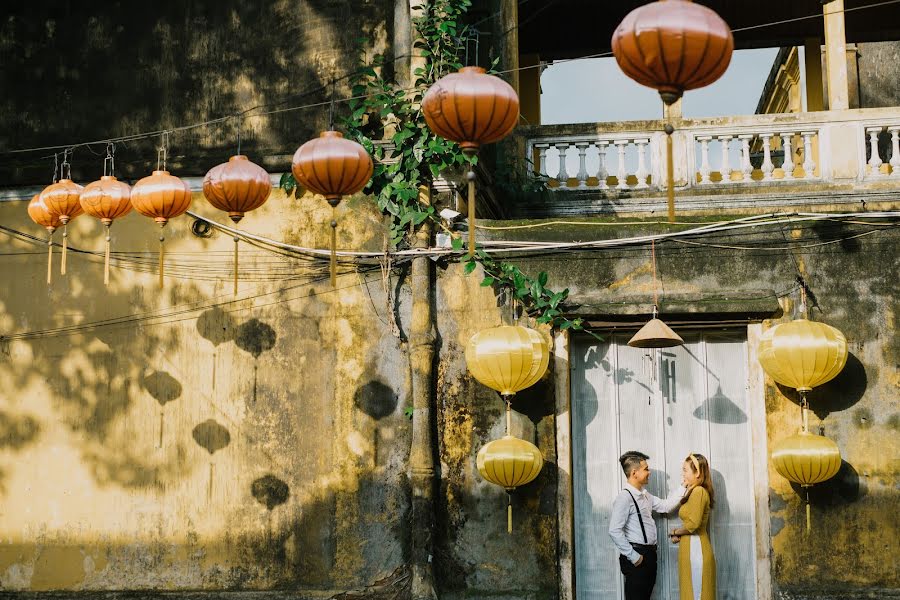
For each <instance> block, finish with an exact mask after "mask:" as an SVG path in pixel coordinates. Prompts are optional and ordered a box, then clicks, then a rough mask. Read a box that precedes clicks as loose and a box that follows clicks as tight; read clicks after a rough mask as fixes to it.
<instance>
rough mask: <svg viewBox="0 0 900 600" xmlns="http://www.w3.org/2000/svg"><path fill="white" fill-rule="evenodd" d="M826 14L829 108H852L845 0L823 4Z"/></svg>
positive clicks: (826, 62)
mask: <svg viewBox="0 0 900 600" xmlns="http://www.w3.org/2000/svg"><path fill="white" fill-rule="evenodd" d="M822 12H823V14H824V16H825V65H826V73H827V76H826V79H827V81H826V83H827V85H828V109H829V110H846V109H848V108H850V94H849V87H848V78H847V36H846V31H845V28H844V0H831V2H828V3H827V4H824V5H823V6H822Z"/></svg>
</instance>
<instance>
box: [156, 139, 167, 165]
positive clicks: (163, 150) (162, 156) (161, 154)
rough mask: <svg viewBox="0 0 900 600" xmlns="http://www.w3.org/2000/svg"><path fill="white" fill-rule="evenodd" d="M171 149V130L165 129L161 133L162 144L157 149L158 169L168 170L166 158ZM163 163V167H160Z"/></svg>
mask: <svg viewBox="0 0 900 600" xmlns="http://www.w3.org/2000/svg"><path fill="white" fill-rule="evenodd" d="M168 150H169V132H168V131H163V132H162V135H160V146H159V148H157V149H156V170H157V171H165V170H166V158H167V156H166V155H167V153H168ZM160 165H162V168H160Z"/></svg>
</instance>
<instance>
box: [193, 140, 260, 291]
mask: <svg viewBox="0 0 900 600" xmlns="http://www.w3.org/2000/svg"><path fill="white" fill-rule="evenodd" d="M271 193H272V181H271V180H270V179H269V174H268V173H267V172H266V170H265V169H263V168H262V167H260V166H259V165H257V164H256V163H253V162H250V160H249V159H248V158H247V157H246V156H244V155H242V154H238V155H235V156H232V157H231V158H229V159H228V162H227V163H222V164H220V165H216V166H215V167H213V168H212V169H210V170H209V171H208V172H207V173H206V177H204V178H203V195H204V196H205V197H206V199H207V200H208V201H209V203H210V204H212V205H213V206H215V207H216V208H218V209H219V210H223V211H225V212H227V213H228V216H229V218H231V220H232V221H234V223H235V224H237V223H238V221H240V220H241V219H243V218H244V213H245V212H249V211H251V210H255V209H257V208H259V207H260V206H262V205H263V204H265V203H266V200H268V199H269V195H270V194H271ZM239 239H240V238H238V237H237V236H234V293H235V295H237V291H238V290H237V286H238V241H239Z"/></svg>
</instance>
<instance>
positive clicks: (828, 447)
mask: <svg viewBox="0 0 900 600" xmlns="http://www.w3.org/2000/svg"><path fill="white" fill-rule="evenodd" d="M772 463H773V464H774V465H775V470H776V471H778V473H779V475H781V476H782V477H784V478H785V479H787V480H789V481H792V482H794V483H798V484H800V485H801V486H803V487H804V488H806V489H807V492H806V530H807V531H809V529H810V509H809V491H808V488H809V486H811V485H815V484H817V483H821V482H823V481H826V480H828V479H831V478H832V477H834V476H835V475H836V474H837V472H838V471H839V470H840V469H841V451H840V449H838V446H837V444H836V443H834V441H832V440H830V439H828V438H827V437H825V436H822V435H816V434H813V433H809V432H808V431H801V432H800V433H798V434H796V435H792V436H790V437H788V438H785V439H783V440H779V441H778V442H776V443H775V445H774V447H773V448H772Z"/></svg>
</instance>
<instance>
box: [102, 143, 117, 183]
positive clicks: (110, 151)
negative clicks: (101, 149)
mask: <svg viewBox="0 0 900 600" xmlns="http://www.w3.org/2000/svg"><path fill="white" fill-rule="evenodd" d="M115 154H116V145H115V144H113V143H112V142H109V143H107V144H106V157H105V158H104V159H103V175H104V176H105V175H110V176H114V175H115V170H116V162H115V160H116V159H115ZM107 165H109V173H107V172H106V166H107Z"/></svg>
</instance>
